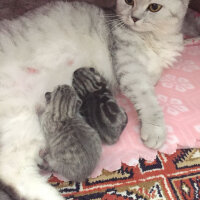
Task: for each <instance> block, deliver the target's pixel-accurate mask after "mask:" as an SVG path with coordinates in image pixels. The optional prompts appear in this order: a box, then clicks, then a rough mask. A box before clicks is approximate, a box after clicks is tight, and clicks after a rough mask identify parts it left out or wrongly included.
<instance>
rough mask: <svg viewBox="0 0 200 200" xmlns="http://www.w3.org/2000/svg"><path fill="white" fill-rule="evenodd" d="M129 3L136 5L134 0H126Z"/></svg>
mask: <svg viewBox="0 0 200 200" xmlns="http://www.w3.org/2000/svg"><path fill="white" fill-rule="evenodd" d="M125 2H126V3H127V4H128V5H131V6H134V0H125Z"/></svg>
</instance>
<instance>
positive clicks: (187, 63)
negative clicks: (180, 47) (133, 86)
mask: <svg viewBox="0 0 200 200" xmlns="http://www.w3.org/2000/svg"><path fill="white" fill-rule="evenodd" d="M185 43H186V44H185V50H184V52H183V54H182V56H181V57H180V58H179V59H178V61H177V62H176V63H175V64H174V66H173V67H171V68H169V69H166V70H165V71H164V73H163V75H162V77H161V79H160V81H159V83H158V85H157V86H156V93H157V97H158V101H159V102H160V105H161V106H162V108H163V111H164V115H165V121H166V125H167V140H166V143H165V144H164V146H163V147H162V148H161V149H160V150H159V151H160V152H163V153H167V154H172V153H174V152H175V151H176V149H177V148H189V147H190V148H193V147H200V38H197V39H188V40H186V42H185ZM118 101H119V103H120V105H121V106H122V107H124V108H125V110H126V112H127V114H128V117H129V122H128V125H127V127H126V129H125V130H124V132H123V133H122V135H121V137H120V140H119V141H118V143H117V144H115V145H112V146H107V145H104V146H103V153H102V156H101V159H100V162H99V164H98V166H97V167H96V169H95V171H94V173H93V174H92V177H96V176H98V175H100V174H101V171H102V169H106V170H109V171H114V170H117V169H119V168H120V167H121V163H122V162H123V163H126V164H128V165H131V166H134V165H137V163H138V159H139V158H145V159H146V160H149V161H152V160H154V159H155V158H156V155H157V151H155V150H152V149H148V148H146V147H145V146H144V145H143V143H142V141H141V140H140V134H139V123H138V119H137V114H136V111H135V109H134V107H133V105H132V104H131V103H130V102H129V100H128V99H126V98H125V97H124V96H119V97H118ZM149 131H150V130H149ZM55 175H56V176H57V177H58V178H59V179H61V180H65V179H64V178H62V177H59V175H57V174H55Z"/></svg>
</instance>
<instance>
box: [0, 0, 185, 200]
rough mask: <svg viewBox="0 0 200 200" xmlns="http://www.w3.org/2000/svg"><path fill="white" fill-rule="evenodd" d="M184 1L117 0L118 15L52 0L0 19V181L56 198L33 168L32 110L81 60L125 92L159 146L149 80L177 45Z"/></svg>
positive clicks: (37, 141)
mask: <svg viewBox="0 0 200 200" xmlns="http://www.w3.org/2000/svg"><path fill="white" fill-rule="evenodd" d="M188 2H189V0H154V1H153V0H125V1H123V0H117V2H116V14H117V15H114V14H108V15H106V14H105V12H104V11H103V10H101V9H100V8H97V7H95V6H92V5H89V4H86V3H68V2H56V3H50V4H47V5H46V6H44V7H42V8H39V9H37V10H35V11H33V12H31V13H28V14H27V15H25V16H23V17H20V18H18V19H16V20H13V21H7V20H5V21H2V22H1V23H0V180H1V181H2V182H4V184H5V185H7V186H9V187H11V188H14V190H15V192H17V193H18V194H19V195H20V197H22V198H25V199H28V200H36V199H37V200H47V199H48V200H62V199H63V198H62V197H61V196H60V195H59V194H58V192H57V191H56V190H55V189H53V188H52V187H51V186H50V185H48V184H47V183H46V180H45V178H43V177H41V176H40V175H39V173H38V168H37V160H38V159H39V153H38V152H39V150H40V149H41V148H43V145H44V144H45V141H44V135H43V133H42V130H41V127H40V124H39V120H38V116H37V114H36V113H37V112H36V110H37V109H38V108H40V107H41V106H42V103H43V95H44V93H45V92H46V91H51V90H52V89H53V88H54V87H55V86H56V85H63V84H68V85H70V84H71V81H72V75H73V72H74V71H75V70H76V69H77V68H80V67H82V66H90V67H95V68H96V69H97V71H98V72H100V73H101V74H102V75H103V76H104V77H105V79H106V80H108V81H109V82H110V84H111V85H117V86H118V87H119V88H120V89H121V91H122V92H123V93H124V94H125V95H126V96H127V97H129V98H130V100H131V101H132V102H133V103H134V104H135V107H136V109H137V110H138V113H139V118H140V120H141V137H142V139H143V140H144V143H145V144H146V145H147V146H149V147H151V148H158V147H160V146H161V145H162V144H163V142H164V140H165V128H164V120H163V114H162V112H161V109H160V107H159V105H158V102H157V100H156V97H155V94H154V88H153V84H152V80H154V82H155V80H156V79H157V78H158V76H159V75H160V73H161V71H162V68H163V67H166V66H167V65H169V64H171V63H172V62H173V61H174V60H175V57H176V56H177V55H179V52H180V51H181V50H182V35H181V34H180V29H181V25H182V21H183V17H184V15H185V12H186V8H187V5H188ZM108 16H109V17H108ZM150 77H152V79H151V78H150ZM115 79H116V80H117V82H115ZM117 83H118V84H117Z"/></svg>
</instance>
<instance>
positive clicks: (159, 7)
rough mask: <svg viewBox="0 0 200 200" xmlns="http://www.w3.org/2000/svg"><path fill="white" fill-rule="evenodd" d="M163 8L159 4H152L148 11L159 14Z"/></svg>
mask: <svg viewBox="0 0 200 200" xmlns="http://www.w3.org/2000/svg"><path fill="white" fill-rule="evenodd" d="M161 8H162V5H160V4H157V3H152V4H150V5H149V7H148V10H149V11H151V12H158V11H159V10H160V9H161Z"/></svg>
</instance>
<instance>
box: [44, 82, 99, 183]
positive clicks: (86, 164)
mask: <svg viewBox="0 0 200 200" xmlns="http://www.w3.org/2000/svg"><path fill="white" fill-rule="evenodd" d="M45 96H46V102H47V104H46V108H45V111H44V113H43V114H42V116H41V126H42V127H43V129H44V134H45V138H46V141H47V150H46V154H45V156H44V160H45V161H46V162H47V163H48V165H49V168H50V169H52V170H53V171H55V172H57V173H59V174H62V175H63V176H64V177H66V178H67V179H69V180H71V181H84V180H85V179H86V178H88V176H89V175H91V173H92V171H93V170H94V168H95V167H96V164H97V162H98V160H99V157H100V154H101V140H100V137H99V135H98V133H97V132H96V131H95V130H94V129H93V128H91V127H90V126H89V125H87V123H86V122H85V121H84V120H83V118H82V117H81V116H80V115H79V108H80V106H81V101H80V99H79V98H78V96H77V94H76V92H75V91H74V89H72V87H70V86H67V85H62V86H58V87H57V88H56V89H55V90H54V91H53V92H51V93H50V92H48V93H46V95H45Z"/></svg>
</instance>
